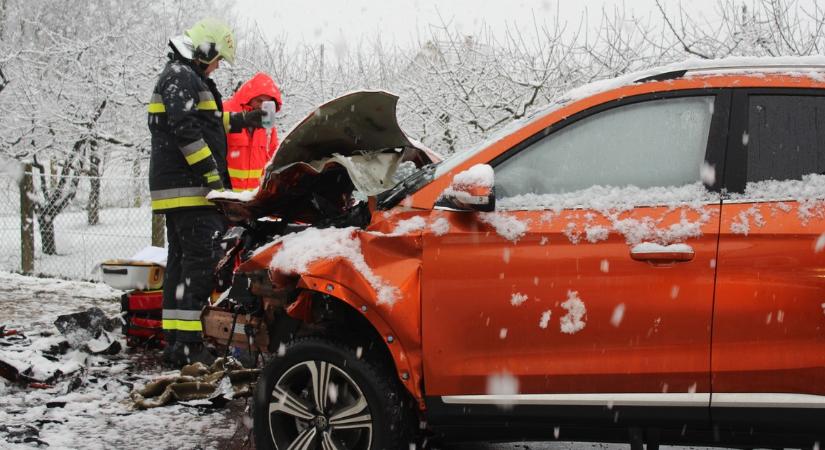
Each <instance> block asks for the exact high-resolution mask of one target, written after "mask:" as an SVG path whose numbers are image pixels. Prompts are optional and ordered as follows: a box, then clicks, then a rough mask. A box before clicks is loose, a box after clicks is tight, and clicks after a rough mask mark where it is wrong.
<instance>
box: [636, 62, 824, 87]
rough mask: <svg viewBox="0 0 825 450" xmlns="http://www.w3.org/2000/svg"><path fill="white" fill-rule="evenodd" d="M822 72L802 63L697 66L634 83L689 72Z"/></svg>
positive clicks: (813, 65) (815, 67)
mask: <svg viewBox="0 0 825 450" xmlns="http://www.w3.org/2000/svg"><path fill="white" fill-rule="evenodd" d="M794 69H796V70H820V71H825V65H820V64H808V63H800V64H764V65H760V64H750V65H746V64H741V65H735V64H732V65H723V64H717V65H707V66H695V67H689V68H686V69H678V70H672V71H669V72H662V73H657V74H653V75H649V76H646V77H642V78H639V79H638V80H636V81H634V83H648V82H651V81H666V80H673V79H676V78H681V77H683V76H685V74H686V73H688V72H709V71H716V70H718V71H748V70H752V71H756V70H794Z"/></svg>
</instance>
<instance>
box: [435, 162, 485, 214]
mask: <svg viewBox="0 0 825 450" xmlns="http://www.w3.org/2000/svg"><path fill="white" fill-rule="evenodd" d="M494 183H495V176H494V173H493V168H492V167H490V166H489V165H487V164H476V165H475V166H473V167H470V168H469V169H467V170H465V171H463V172H461V173H459V174H457V175H456V176H455V177H453V181H452V182H451V183H450V186H449V187H447V189H445V190H444V192H442V193H441V196H440V197H439V198H438V200H437V201H436V202H435V209H441V210H447V211H480V212H490V211H493V210H495V209H496V195H495V189H494V187H493V185H494Z"/></svg>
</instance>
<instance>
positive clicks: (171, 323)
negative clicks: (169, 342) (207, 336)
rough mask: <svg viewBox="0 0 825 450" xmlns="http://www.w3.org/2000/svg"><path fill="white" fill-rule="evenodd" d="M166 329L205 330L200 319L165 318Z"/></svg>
mask: <svg viewBox="0 0 825 450" xmlns="http://www.w3.org/2000/svg"><path fill="white" fill-rule="evenodd" d="M162 326H163V329H164V330H177V331H203V324H201V321H200V320H181V319H163V325H162Z"/></svg>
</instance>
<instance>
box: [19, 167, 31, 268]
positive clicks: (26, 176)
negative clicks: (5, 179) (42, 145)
mask: <svg viewBox="0 0 825 450" xmlns="http://www.w3.org/2000/svg"><path fill="white" fill-rule="evenodd" d="M19 190H20V269H21V270H22V271H23V273H32V272H34V201H32V196H33V195H34V184H33V183H32V165H31V164H30V163H29V164H24V165H23V177H22V178H20V189H19Z"/></svg>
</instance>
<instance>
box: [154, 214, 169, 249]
mask: <svg viewBox="0 0 825 450" xmlns="http://www.w3.org/2000/svg"><path fill="white" fill-rule="evenodd" d="M165 218H166V216H164V215H163V214H152V245H154V246H155V247H163V246H164V244H165V243H166V221H165V220H164V219H165Z"/></svg>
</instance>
